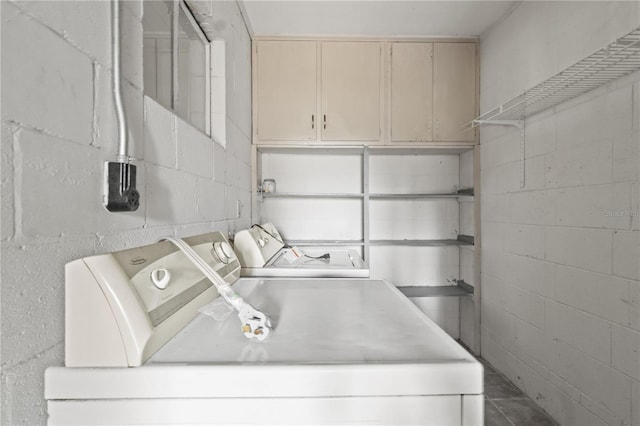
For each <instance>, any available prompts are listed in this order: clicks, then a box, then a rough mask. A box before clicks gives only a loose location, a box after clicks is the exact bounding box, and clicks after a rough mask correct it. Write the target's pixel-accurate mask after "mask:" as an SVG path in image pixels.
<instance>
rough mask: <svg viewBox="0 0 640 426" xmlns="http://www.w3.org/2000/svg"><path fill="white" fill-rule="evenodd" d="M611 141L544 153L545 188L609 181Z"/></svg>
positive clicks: (610, 173) (610, 174)
mask: <svg viewBox="0 0 640 426" xmlns="http://www.w3.org/2000/svg"><path fill="white" fill-rule="evenodd" d="M612 144H613V142H612V140H611V139H608V140H602V141H598V143H595V144H589V145H584V146H578V147H575V148H574V149H571V150H567V151H557V152H555V153H551V154H548V155H547V156H546V160H545V161H546V167H547V178H546V179H547V183H546V186H548V187H565V186H579V185H598V184H603V183H611V181H612V179H611V176H612V160H611V158H612V152H613V151H612Z"/></svg>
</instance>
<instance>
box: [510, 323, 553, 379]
mask: <svg viewBox="0 0 640 426" xmlns="http://www.w3.org/2000/svg"><path fill="white" fill-rule="evenodd" d="M513 321H514V330H515V333H514V334H515V339H514V341H513V352H514V353H515V354H516V355H518V356H520V357H521V358H528V357H530V358H531V359H533V360H534V361H535V362H537V363H539V364H541V365H542V366H544V367H545V368H548V369H551V370H553V369H555V367H556V361H557V356H556V349H555V341H554V340H553V338H552V337H551V336H550V335H548V334H547V333H546V332H545V331H544V330H541V329H540V328H538V327H535V326H533V325H531V324H529V323H528V322H527V321H523V320H521V319H519V318H514V319H513Z"/></svg>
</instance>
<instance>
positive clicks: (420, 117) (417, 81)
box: [390, 43, 433, 142]
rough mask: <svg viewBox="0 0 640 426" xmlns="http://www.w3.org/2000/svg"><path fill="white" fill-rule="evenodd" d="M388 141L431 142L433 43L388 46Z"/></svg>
mask: <svg viewBox="0 0 640 426" xmlns="http://www.w3.org/2000/svg"><path fill="white" fill-rule="evenodd" d="M390 107H391V108H390V109H391V141H393V142H427V141H431V140H433V139H432V136H433V134H432V132H433V130H432V115H433V43H393V44H392V45H391V105H390Z"/></svg>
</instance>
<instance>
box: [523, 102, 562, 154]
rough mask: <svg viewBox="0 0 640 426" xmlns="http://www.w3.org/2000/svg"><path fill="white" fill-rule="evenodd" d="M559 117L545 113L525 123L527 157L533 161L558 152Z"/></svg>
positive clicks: (548, 112)
mask: <svg viewBox="0 0 640 426" xmlns="http://www.w3.org/2000/svg"><path fill="white" fill-rule="evenodd" d="M556 130H557V117H556V115H555V114H553V113H552V112H551V111H545V112H543V113H540V114H536V115H535V116H533V117H531V118H529V119H527V121H526V122H525V150H524V151H525V157H526V158H527V159H532V158H535V157H538V156H542V155H544V154H548V153H551V152H553V151H555V150H556V145H557V143H556Z"/></svg>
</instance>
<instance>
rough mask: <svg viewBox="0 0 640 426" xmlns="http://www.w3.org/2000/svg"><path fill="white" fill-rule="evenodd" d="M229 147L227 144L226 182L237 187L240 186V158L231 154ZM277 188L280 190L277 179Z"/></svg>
mask: <svg viewBox="0 0 640 426" xmlns="http://www.w3.org/2000/svg"><path fill="white" fill-rule="evenodd" d="M228 148H229V147H228V146H227V151H226V156H225V161H226V165H225V171H226V173H225V183H226V184H227V185H228V186H233V187H235V188H237V187H238V159H237V158H236V157H235V156H234V155H231V153H230V152H229V150H228ZM276 190H278V188H277V181H276Z"/></svg>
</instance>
